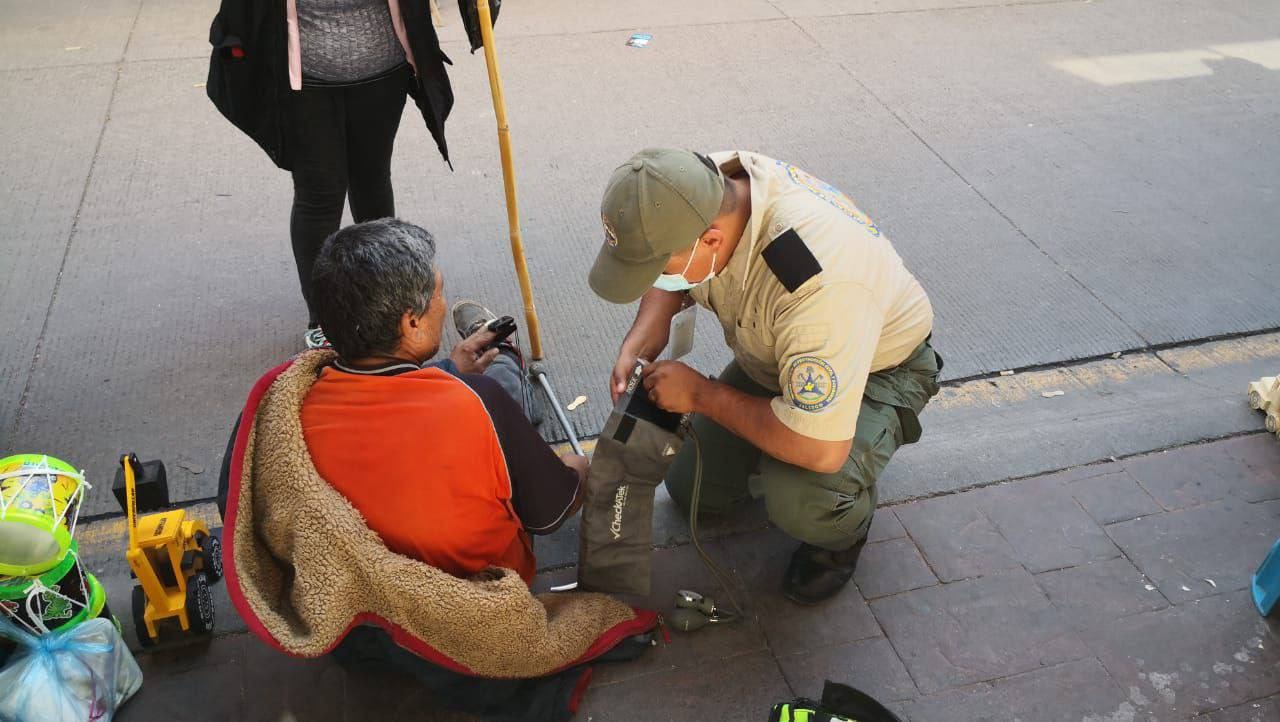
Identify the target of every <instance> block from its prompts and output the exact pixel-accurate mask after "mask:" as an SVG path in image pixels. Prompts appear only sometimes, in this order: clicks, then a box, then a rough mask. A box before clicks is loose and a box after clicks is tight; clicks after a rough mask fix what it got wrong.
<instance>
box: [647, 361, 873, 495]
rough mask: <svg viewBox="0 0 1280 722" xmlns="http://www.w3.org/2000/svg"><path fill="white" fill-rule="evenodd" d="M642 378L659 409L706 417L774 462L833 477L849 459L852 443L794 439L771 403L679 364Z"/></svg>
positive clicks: (656, 367)
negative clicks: (782, 462)
mask: <svg viewBox="0 0 1280 722" xmlns="http://www.w3.org/2000/svg"><path fill="white" fill-rule="evenodd" d="M644 378H645V381H644V385H645V388H646V389H647V390H648V391H649V396H650V398H652V399H653V402H654V403H656V404H657V405H658V406H659V407H661V408H664V409H666V410H668V411H673V412H675V413H681V414H684V413H689V412H694V413H699V414H702V415H703V416H707V417H709V418H710V419H711V420H712V421H714V422H716V423H717V424H720V425H721V426H723V427H725V428H726V429H728V430H729V431H732V432H733V433H734V434H737V435H738V436H740V437H742V438H744V439H746V440H747V441H749V442H751V445H752V446H755V447H756V448H757V449H760V450H761V451H763V452H765V453H766V454H768V455H770V456H772V457H773V458H775V459H778V460H779V461H785V462H787V463H788V464H795V465H796V466H799V467H802V468H805V469H809V470H810V471H816V472H819V473H822V474H833V473H835V472H837V471H839V470H840V468H841V467H842V466H844V462H845V460H846V459H848V457H849V449H850V448H851V447H852V445H853V439H846V440H844V441H823V440H820V439H813V438H810V437H808V436H804V435H802V434H798V433H796V432H794V431H792V430H791V429H789V428H787V426H786V425H785V424H783V423H782V422H781V421H779V420H778V417H777V416H775V415H774V413H773V409H772V408H770V406H769V402H770V399H768V398H765V397H760V396H752V395H750V394H744V393H743V392H741V391H738V390H737V389H735V388H733V387H732V386H729V385H727V384H722V383H720V382H719V381H713V380H711V379H708V378H707V377H705V376H703V375H702V374H699V373H698V372H697V371H694V370H693V369H691V368H689V367H688V366H686V365H684V364H682V363H680V362H678V361H659V362H657V363H655V364H652V365H650V366H649V367H647V368H646V369H645V377H644Z"/></svg>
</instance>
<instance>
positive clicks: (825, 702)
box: [769, 680, 902, 722]
mask: <svg viewBox="0 0 1280 722" xmlns="http://www.w3.org/2000/svg"><path fill="white" fill-rule="evenodd" d="M796 720H808V722H902V720H901V719H900V718H899V717H898V715H896V714H894V713H893V712H892V711H891V710H890V709H889V708H888V707H885V706H884V705H883V704H880V703H879V702H877V701H876V700H875V698H873V697H872V696H871V695H869V694H867V693H866V692H863V691H861V690H857V689H854V688H853V687H850V686H848V685H846V684H837V683H835V682H832V681H831V680H827V681H826V683H825V684H823V686H822V702H821V703H818V702H814V701H813V700H811V699H805V698H803V697H800V698H797V699H796V700H795V701H792V702H784V703H783V704H775V705H774V706H773V711H772V712H771V713H770V715H769V722H795V721H796Z"/></svg>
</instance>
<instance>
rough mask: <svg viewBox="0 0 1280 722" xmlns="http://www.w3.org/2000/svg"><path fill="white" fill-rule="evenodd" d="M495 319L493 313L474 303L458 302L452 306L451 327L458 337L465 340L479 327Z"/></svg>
mask: <svg viewBox="0 0 1280 722" xmlns="http://www.w3.org/2000/svg"><path fill="white" fill-rule="evenodd" d="M495 318H497V316H496V315H494V313H493V311H490V310H489V309H487V308H485V307H484V306H481V305H480V304H479V303H477V302H475V301H458V302H457V303H455V304H453V327H454V328H455V329H457V330H458V335H459V336H460V337H462V338H467V337H469V336H471V334H473V333H475V332H476V331H479V330H480V327H481V326H483V325H485V324H486V323H489V322H490V321H492V320H494V319H495Z"/></svg>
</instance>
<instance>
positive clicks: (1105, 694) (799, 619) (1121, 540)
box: [120, 434, 1280, 722]
mask: <svg viewBox="0 0 1280 722" xmlns="http://www.w3.org/2000/svg"><path fill="white" fill-rule="evenodd" d="M1277 468H1280V443H1277V442H1276V440H1275V438H1274V437H1272V436H1270V435H1265V434H1254V435H1250V436H1244V437H1238V438H1234V439H1230V440H1226V441H1218V442H1212V443H1208V444H1197V445H1192V446H1186V447H1182V448H1178V449H1174V450H1170V451H1167V452H1158V453H1155V454H1151V455H1145V456H1137V457H1133V458H1130V459H1125V460H1122V461H1117V462H1107V463H1103V464H1094V465H1090V466H1083V467H1078V468H1076V469H1072V470H1070V471H1067V472H1061V473H1056V474H1049V475H1045V476H1038V477H1032V478H1030V479H1024V480H1021V481H1014V482H1009V483H1005V484H999V485H994V486H988V487H984V488H981V489H977V490H974V491H968V492H962V493H957V494H948V495H943V496H937V497H933V498H931V499H927V500H924V501H917V502H911V503H906V504H898V505H893V506H890V507H887V508H882V509H881V510H880V512H879V513H878V514H877V516H876V522H875V525H874V527H873V528H872V536H871V543H870V544H868V546H867V548H866V550H865V552H864V554H863V559H862V562H861V564H860V565H859V567H858V573H857V575H856V577H855V579H854V581H855V583H856V588H850V589H848V590H846V591H845V592H844V593H842V594H841V595H840V596H839V597H837V598H836V599H834V600H832V601H830V602H828V603H826V604H823V605H820V606H817V607H812V608H803V607H797V606H796V605H794V604H792V603H790V602H788V601H786V600H784V599H783V598H782V596H781V594H780V593H779V592H778V581H779V576H780V575H781V573H782V569H783V567H784V566H785V564H786V558H787V555H788V554H789V553H790V551H791V548H792V542H790V541H789V540H787V539H786V538H785V537H784V536H782V535H781V534H780V533H779V532H777V531H774V530H769V529H757V530H754V531H748V532H742V533H737V534H733V535H731V536H727V537H722V538H720V539H718V540H717V541H716V542H714V543H712V544H709V545H707V547H708V551H709V552H710V553H711V554H712V555H713V556H714V557H715V558H716V559H717V560H718V561H720V562H721V563H722V564H723V565H724V566H726V567H727V568H728V569H729V571H730V573H731V574H732V577H733V582H734V584H735V585H736V586H737V596H738V597H739V598H740V599H742V601H743V604H744V605H745V606H746V607H747V611H748V615H749V620H748V621H747V622H745V623H741V624H738V625H733V626H728V627H718V628H717V627H711V628H708V629H706V630H703V631H700V632H697V633H695V634H693V635H682V634H679V633H676V632H672V635H673V636H672V639H671V642H670V643H669V644H660V645H659V646H657V647H655V648H653V649H652V650H650V651H649V652H648V653H647V654H646V655H645V656H644V657H643V658H641V659H640V660H639V661H637V662H632V663H627V664H617V665H601V666H598V667H596V671H595V674H594V676H593V681H592V687H591V689H590V690H589V691H588V693H587V696H586V703H585V706H584V708H583V709H582V710H581V711H580V713H579V717H578V718H579V719H584V720H601V721H603V720H608V721H610V722H613V721H615V720H637V721H643V722H651V721H654V720H672V721H673V722H684V721H685V720H763V719H765V716H766V714H767V712H768V709H769V707H770V706H771V705H772V704H774V703H775V702H779V701H783V700H785V699H790V698H791V697H794V696H796V695H807V696H813V697H816V696H818V695H819V693H820V692H821V688H822V680H824V679H834V680H838V681H843V682H845V683H848V684H853V685H855V686H857V687H859V688H861V689H863V690H864V691H866V692H868V693H870V694H872V695H874V696H876V697H878V698H879V699H881V700H883V701H885V702H887V703H889V706H890V707H891V708H893V709H894V710H895V711H896V712H898V713H899V714H900V715H902V716H903V718H904V719H906V720H912V721H913V722H928V721H932V720H937V721H939V722H947V721H951V720H1013V719H1020V720H1026V721H1028V722H1029V721H1032V720H1046V721H1048V720H1056V721H1061V720H1089V721H1091V722H1100V721H1102V720H1107V721H1114V722H1121V721H1127V722H1132V721H1133V720H1176V719H1189V718H1194V719H1197V720H1201V721H1202V722H1226V721H1228V720H1230V721H1232V722H1244V721H1246V720H1250V721H1256V722H1264V721H1266V720H1274V719H1275V718H1276V713H1277V712H1278V711H1280V627H1277V625H1276V624H1275V622H1274V621H1272V622H1270V623H1268V622H1267V621H1266V620H1264V619H1262V618H1261V617H1259V616H1258V613H1257V611H1255V610H1254V609H1253V604H1252V602H1251V601H1250V600H1249V597H1248V593H1247V592H1246V591H1245V587H1246V586H1247V584H1248V575H1249V573H1250V572H1251V571H1252V570H1253V569H1254V567H1255V566H1256V565H1257V563H1258V561H1260V560H1261V558H1262V556H1263V555H1264V554H1265V553H1266V550H1267V549H1268V548H1269V547H1270V544H1271V542H1272V541H1274V539H1275V536H1276V532H1277V531H1278V530H1280V484H1277V482H1276V469H1277ZM572 576H573V574H572V570H571V569H566V570H562V571H559V572H550V573H546V574H543V575H541V576H540V577H539V580H538V582H537V586H538V587H539V588H545V587H546V586H547V585H550V584H555V583H563V582H564V581H565V580H566V579H569V578H572ZM709 580H710V578H709V576H708V575H707V573H706V571H705V570H704V569H703V568H702V562H701V561H700V560H699V559H698V557H697V555H696V553H695V552H694V550H693V548H692V546H690V545H683V546H679V547H676V548H669V549H661V550H658V551H656V552H655V553H654V589H653V592H652V594H651V596H650V597H649V599H647V600H643V602H642V603H644V604H646V605H647V606H650V607H652V608H658V609H665V608H667V605H668V604H669V603H670V602H669V600H670V598H671V596H672V594H673V593H674V591H675V590H676V589H677V588H681V587H688V586H696V587H697V588H699V589H700V590H701V591H703V592H705V593H708V594H712V595H713V596H714V595H715V593H716V592H715V590H714V589H713V588H712V587H710V586H708V585H709V584H710V581H709ZM219 623H220V624H221V622H219ZM141 660H142V664H143V670H144V674H146V675H148V677H147V682H146V684H145V685H144V686H143V690H142V692H141V693H140V694H139V696H138V697H137V698H136V699H135V700H134V701H132V702H130V703H129V704H128V706H126V707H125V708H124V710H125V713H124V714H123V715H122V716H121V718H120V719H121V720H122V722H134V721H135V720H138V721H141V720H152V719H209V720H224V719H236V720H271V721H273V722H278V721H280V720H318V721H324V722H328V721H330V720H333V721H337V720H352V721H355V720H369V719H396V720H419V719H420V720H454V719H469V718H465V717H461V718H460V717H457V716H454V715H451V714H448V713H442V712H440V711H439V704H440V702H439V700H432V699H431V698H430V697H429V696H428V695H426V694H424V693H422V692H421V691H418V690H416V689H415V685H414V684H413V682H412V681H411V680H408V679H405V678H402V677H399V676H397V675H395V674H394V673H390V672H387V671H385V670H368V671H355V672H349V671H347V670H344V669H343V668H342V667H340V666H338V665H336V664H334V663H332V662H329V661H313V662H303V661H296V660H286V659H285V658H283V657H282V656H281V655H279V654H278V653H275V652H273V651H270V650H269V649H268V648H267V647H266V646H265V645H264V644H262V643H260V642H258V641H257V640H256V639H254V638H252V637H250V636H248V635H246V634H244V633H232V634H229V635H227V636H222V637H219V638H217V639H216V640H215V641H213V642H212V643H209V644H202V645H197V646H194V647H184V648H181V649H179V650H176V651H172V652H169V653H162V654H148V655H144V656H143V657H142V658H141ZM193 710H199V713H198V714H197V713H196V712H194V711H193Z"/></svg>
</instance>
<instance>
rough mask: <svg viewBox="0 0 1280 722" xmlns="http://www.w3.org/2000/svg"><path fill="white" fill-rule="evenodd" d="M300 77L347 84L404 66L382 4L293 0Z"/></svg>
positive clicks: (360, 0) (383, 1)
mask: <svg viewBox="0 0 1280 722" xmlns="http://www.w3.org/2000/svg"><path fill="white" fill-rule="evenodd" d="M297 8H298V35H299V40H301V42H302V76H303V77H304V78H312V79H315V80H323V81H328V82H335V83H350V82H355V81H357V80H364V79H365V78H370V77H373V76H375V75H378V74H379V73H383V72H385V71H387V70H390V69H391V68H394V67H395V66H397V65H399V64H401V63H403V62H404V60H405V58H404V48H403V47H402V46H401V45H400V39H399V38H398V37H396V31H395V28H394V27H393V26H392V25H391V8H390V6H389V4H388V2H387V0H297Z"/></svg>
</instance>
